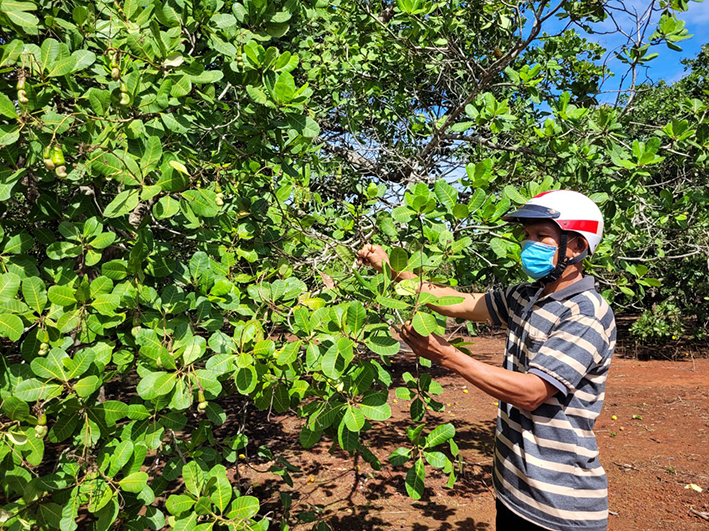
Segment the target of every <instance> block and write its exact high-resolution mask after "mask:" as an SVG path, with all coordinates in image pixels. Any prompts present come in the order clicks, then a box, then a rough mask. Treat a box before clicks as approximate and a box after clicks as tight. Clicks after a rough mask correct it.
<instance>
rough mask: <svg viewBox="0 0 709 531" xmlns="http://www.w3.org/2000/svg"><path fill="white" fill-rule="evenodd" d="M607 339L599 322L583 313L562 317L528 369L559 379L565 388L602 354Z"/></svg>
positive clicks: (573, 384)
mask: <svg viewBox="0 0 709 531" xmlns="http://www.w3.org/2000/svg"><path fill="white" fill-rule="evenodd" d="M608 344H609V340H608V337H607V336H606V332H605V330H604V328H603V326H602V325H601V323H600V322H599V321H598V320H597V319H595V318H593V317H588V316H585V315H575V316H573V317H571V318H569V319H564V320H562V321H561V322H560V323H559V325H558V326H557V327H556V329H555V330H554V331H553V332H552V333H551V334H550V335H549V337H548V338H547V339H546V341H545V342H544V344H543V345H542V346H541V348H540V349H539V351H538V352H537V354H536V356H535V357H534V360H533V361H531V362H530V364H529V368H530V369H536V370H538V371H541V372H543V373H545V374H548V375H549V376H551V377H553V378H555V379H557V380H559V381H560V382H561V383H562V384H564V385H565V386H566V387H567V388H568V389H569V390H573V389H575V388H576V387H577V386H578V385H579V383H580V382H581V380H582V379H583V378H584V377H585V376H586V375H587V374H588V373H589V371H591V370H592V369H593V368H594V367H596V366H597V365H600V364H601V363H602V360H603V359H604V358H605V357H606V354H607V352H606V351H607V349H608Z"/></svg>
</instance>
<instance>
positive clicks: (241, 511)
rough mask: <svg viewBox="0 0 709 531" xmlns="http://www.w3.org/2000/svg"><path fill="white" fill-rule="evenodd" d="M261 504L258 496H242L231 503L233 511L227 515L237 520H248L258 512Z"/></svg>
mask: <svg viewBox="0 0 709 531" xmlns="http://www.w3.org/2000/svg"><path fill="white" fill-rule="evenodd" d="M259 509H260V504H259V501H258V498H255V497H253V496H241V497H240V498H237V499H235V500H234V503H232V504H231V511H229V514H228V515H227V516H228V517H229V518H234V519H237V520H248V519H249V518H253V517H254V516H256V515H257V514H258V511H259Z"/></svg>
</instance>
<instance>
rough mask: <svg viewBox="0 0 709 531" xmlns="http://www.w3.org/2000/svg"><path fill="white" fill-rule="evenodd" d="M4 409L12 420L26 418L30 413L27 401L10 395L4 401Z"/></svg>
mask: <svg viewBox="0 0 709 531" xmlns="http://www.w3.org/2000/svg"><path fill="white" fill-rule="evenodd" d="M2 411H3V413H5V415H7V417H8V418H9V419H10V420H19V421H23V420H25V419H26V418H27V417H28V416H29V414H30V408H29V406H28V405H27V403H26V402H23V401H22V400H20V399H19V398H17V397H14V396H8V397H7V398H5V400H4V401H3V403H2Z"/></svg>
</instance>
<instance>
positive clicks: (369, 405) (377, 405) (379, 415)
mask: <svg viewBox="0 0 709 531" xmlns="http://www.w3.org/2000/svg"><path fill="white" fill-rule="evenodd" d="M387 398H388V393H387V392H386V391H369V392H368V393H367V394H366V395H365V396H364V397H363V398H362V402H361V403H360V405H359V407H360V409H361V410H362V413H363V414H364V416H365V417H367V418H368V419H370V420H379V421H384V420H387V419H388V418H389V417H391V407H390V406H389V404H388V403H387Z"/></svg>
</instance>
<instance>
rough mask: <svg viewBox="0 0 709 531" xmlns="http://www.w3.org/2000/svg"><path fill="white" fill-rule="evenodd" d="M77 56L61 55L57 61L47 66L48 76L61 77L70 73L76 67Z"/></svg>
mask: <svg viewBox="0 0 709 531" xmlns="http://www.w3.org/2000/svg"><path fill="white" fill-rule="evenodd" d="M76 59H77V56H74V55H69V56H67V57H60V58H58V59H57V60H56V61H54V62H52V64H51V65H49V67H48V68H47V76H48V77H61V76H65V75H67V74H70V73H71V71H72V70H74V67H75V66H76Z"/></svg>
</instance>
